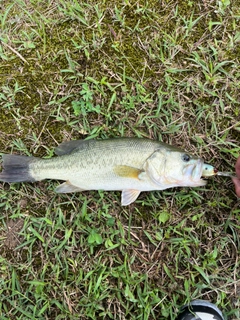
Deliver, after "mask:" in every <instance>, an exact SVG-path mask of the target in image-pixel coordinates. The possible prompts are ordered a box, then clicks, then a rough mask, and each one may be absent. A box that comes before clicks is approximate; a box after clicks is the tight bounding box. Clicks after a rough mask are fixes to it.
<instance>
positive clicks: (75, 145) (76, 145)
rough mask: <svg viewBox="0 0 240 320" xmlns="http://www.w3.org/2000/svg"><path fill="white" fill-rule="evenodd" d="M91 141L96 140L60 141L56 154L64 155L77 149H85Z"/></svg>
mask: <svg viewBox="0 0 240 320" xmlns="http://www.w3.org/2000/svg"><path fill="white" fill-rule="evenodd" d="M91 142H95V140H71V141H64V142H62V143H60V144H59V145H58V146H57V147H56V148H55V150H54V152H55V154H56V155H58V156H62V155H64V154H69V153H72V152H73V151H74V150H75V149H84V148H85V147H86V146H87V145H89V144H90V143H91Z"/></svg>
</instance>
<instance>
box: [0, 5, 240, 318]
mask: <svg viewBox="0 0 240 320" xmlns="http://www.w3.org/2000/svg"><path fill="white" fill-rule="evenodd" d="M1 9H2V10H1V14H0V30H1V32H0V34H1V36H0V40H1V43H0V59H1V60H0V61H1V62H0V74H1V77H0V84H1V92H0V108H1V109H0V123H1V124H0V150H1V152H2V153H10V152H14V153H21V154H27V155H36V156H40V157H51V156H53V150H54V147H55V146H56V145H57V144H58V143H60V142H61V141H62V140H66V139H77V138H78V139H80V138H107V137H117V136H138V137H149V138H152V139H158V140H162V141H164V142H167V143H170V144H173V145H176V146H180V147H181V148H183V149H186V150H188V151H189V152H190V153H192V154H195V155H199V156H201V157H203V158H204V159H205V160H206V162H208V163H211V164H213V165H215V166H216V167H217V168H219V169H220V170H221V171H232V170H233V169H234V164H235V160H236V158H237V157H238V155H239V153H240V152H239V150H240V148H239V138H240V136H239V131H240V118H239V116H240V113H239V39H240V33H239V28H238V24H239V17H240V16H239V6H238V3H237V2H234V1H227V0H224V1H223V0H222V1H217V2H216V1H207V2H206V1H204V2H199V1H197V2H193V1H185V2H182V1H177V2H169V1H166V2H159V1H155V0H149V1H143V0H137V1H131V0H124V1H120V2H119V1H100V2H99V1H98V2H97V1H94V0H89V1H86V2H85V3H80V2H79V1H75V0H67V1H61V0H56V1H44V2H42V1H36V0H32V1H24V0H16V1H14V3H11V4H10V3H9V1H2V3H1ZM56 185H57V182H55V181H45V182H39V183H35V184H12V185H7V184H0V194H1V203H0V210H1V215H0V239H1V244H0V260H1V263H0V296H1V299H0V315H1V319H39V320H40V319H69V320H73V319H158V320H159V319H174V318H175V317H176V314H177V313H178V312H179V310H180V307H181V306H182V305H183V304H185V303H188V302H189V301H191V300H192V299H196V298H198V299H206V300H209V301H211V302H213V303H216V304H217V305H218V307H219V308H220V309H221V310H222V311H223V313H224V316H225V317H226V319H230V320H236V319H238V318H239V317H240V314H239V309H240V305H239V290H240V282H239V281H240V280H239V261H240V259H239V248H240V233H239V228H240V220H239V213H240V208H239V201H237V200H236V196H235V194H234V190H233V185H232V183H231V181H229V180H227V179H226V178H223V177H221V178H220V177H219V178H214V179H209V182H208V185H207V186H206V187H202V188H195V189H187V188H179V189H170V190H165V191H164V192H151V193H143V194H142V195H141V196H140V197H139V199H138V200H137V201H136V202H135V203H134V204H132V205H130V206H129V207H126V208H125V207H121V206H120V193H119V192H102V191H98V192H86V193H78V194H70V195H57V194H55V193H54V188H55V186H56Z"/></svg>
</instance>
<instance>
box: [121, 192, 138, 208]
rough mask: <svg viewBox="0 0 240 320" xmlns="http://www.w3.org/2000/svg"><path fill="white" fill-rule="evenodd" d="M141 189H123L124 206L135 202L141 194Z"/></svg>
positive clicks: (122, 202)
mask: <svg viewBox="0 0 240 320" xmlns="http://www.w3.org/2000/svg"><path fill="white" fill-rule="evenodd" d="M140 192H141V191H139V190H123V191H122V201H121V204H122V206H127V205H129V204H130V203H132V202H134V201H135V200H136V199H137V197H138V196H139V194H140Z"/></svg>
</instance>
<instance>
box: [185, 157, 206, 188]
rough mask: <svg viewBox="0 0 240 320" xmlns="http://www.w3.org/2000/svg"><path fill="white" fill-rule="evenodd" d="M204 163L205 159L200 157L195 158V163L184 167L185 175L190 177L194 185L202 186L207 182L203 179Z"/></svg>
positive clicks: (189, 179)
mask: <svg viewBox="0 0 240 320" xmlns="http://www.w3.org/2000/svg"><path fill="white" fill-rule="evenodd" d="M203 165H204V162H203V160H202V159H198V160H195V161H194V163H190V164H188V165H187V166H186V167H185V168H184V170H183V175H184V177H185V178H187V179H188V181H189V182H190V183H191V185H192V186H202V185H205V184H206V182H205V181H204V180H202V179H201V176H202V172H203Z"/></svg>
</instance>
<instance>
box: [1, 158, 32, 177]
mask: <svg viewBox="0 0 240 320" xmlns="http://www.w3.org/2000/svg"><path fill="white" fill-rule="evenodd" d="M2 159H3V164H2V167H3V171H2V172H1V173H0V181H4V182H22V181H31V182H33V181H35V179H34V178H33V177H32V176H31V174H30V172H29V164H30V163H31V162H32V161H33V160H34V159H36V158H34V157H27V156H19V155H14V154H4V155H3V156H2Z"/></svg>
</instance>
